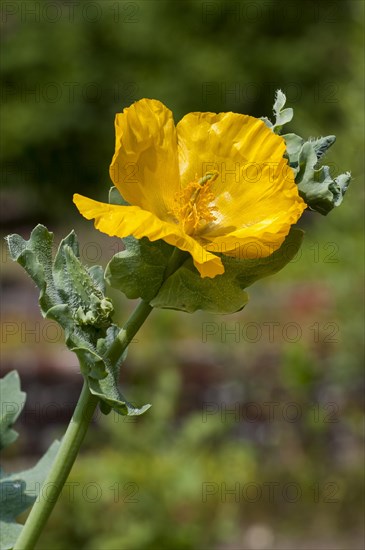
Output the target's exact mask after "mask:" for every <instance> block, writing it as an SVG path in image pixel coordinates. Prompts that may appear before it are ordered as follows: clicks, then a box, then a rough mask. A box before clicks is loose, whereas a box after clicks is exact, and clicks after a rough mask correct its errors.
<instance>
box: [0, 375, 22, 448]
mask: <svg viewBox="0 0 365 550" xmlns="http://www.w3.org/2000/svg"><path fill="white" fill-rule="evenodd" d="M0 400H1V413H0V449H4V448H5V447H8V445H10V444H11V443H13V442H14V441H15V440H16V439H17V437H18V433H17V432H16V431H15V430H13V429H12V426H13V424H14V423H15V422H16V420H17V419H18V417H19V415H20V413H21V411H22V409H23V407H24V403H25V393H24V392H23V391H21V389H20V380H19V375H18V373H17V371H15V370H13V371H11V372H9V373H8V374H7V375H6V376H5V377H4V378H2V379H1V380H0Z"/></svg>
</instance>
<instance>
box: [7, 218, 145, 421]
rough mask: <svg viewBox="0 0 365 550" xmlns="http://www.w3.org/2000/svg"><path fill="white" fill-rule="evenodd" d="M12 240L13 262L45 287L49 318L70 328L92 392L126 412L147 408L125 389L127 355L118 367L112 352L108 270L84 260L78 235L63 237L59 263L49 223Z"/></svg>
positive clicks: (68, 332) (42, 294)
mask: <svg viewBox="0 0 365 550" xmlns="http://www.w3.org/2000/svg"><path fill="white" fill-rule="evenodd" d="M7 242H8V246H9V250H10V254H11V257H12V258H13V260H15V261H17V262H19V263H20V264H21V265H22V266H23V267H24V269H25V270H26V271H27V273H28V274H29V275H30V276H31V277H32V279H33V280H34V282H35V283H36V284H37V286H38V288H39V289H40V299H39V304H40V307H41V311H42V314H43V316H44V317H47V318H49V319H53V320H54V321H56V322H57V323H59V324H60V325H61V327H62V328H63V329H64V332H65V341H66V345H67V347H68V348H69V349H70V350H71V351H73V352H74V353H75V354H76V355H77V357H78V359H79V362H80V368H81V372H82V374H83V376H84V377H85V379H86V380H87V382H88V385H89V389H90V391H91V392H92V393H94V394H95V395H98V397H100V399H104V400H105V403H106V405H107V406H108V407H109V406H110V404H111V403H112V406H113V408H115V410H117V411H118V412H120V413H121V414H133V415H134V414H141V412H144V410H146V408H142V409H138V408H135V407H133V406H132V405H131V404H130V403H129V402H128V401H126V399H125V398H124V396H123V395H122V394H121V393H120V392H119V389H118V385H117V381H118V377H119V367H120V364H121V362H122V361H123V359H124V357H125V354H123V355H122V356H121V357H120V358H119V359H118V360H117V365H112V364H111V362H110V360H109V359H108V354H107V351H108V346H109V347H110V345H111V344H112V337H113V338H116V335H117V334H118V333H119V331H120V329H119V327H117V326H116V325H115V324H113V322H112V314H113V306H112V303H111V301H110V300H109V298H107V297H106V296H105V281H104V277H103V269H102V268H101V267H100V266H93V267H92V268H89V269H87V268H86V267H85V266H84V265H83V264H82V263H81V262H80V259H79V246H78V242H77V238H76V235H75V233H74V232H73V231H72V232H71V233H70V234H69V235H68V236H67V237H66V238H65V239H63V240H62V241H61V243H60V245H59V247H58V251H57V253H56V255H55V258H54V261H52V246H53V234H52V233H50V232H49V231H48V230H47V229H46V228H45V227H44V226H41V225H38V226H37V227H36V228H35V229H34V230H33V231H32V233H31V236H30V239H29V240H28V241H25V240H24V239H22V238H21V237H20V236H19V235H9V236H8V237H7ZM102 380H103V382H101V381H102Z"/></svg>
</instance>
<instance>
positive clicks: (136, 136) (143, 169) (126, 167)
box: [110, 99, 180, 220]
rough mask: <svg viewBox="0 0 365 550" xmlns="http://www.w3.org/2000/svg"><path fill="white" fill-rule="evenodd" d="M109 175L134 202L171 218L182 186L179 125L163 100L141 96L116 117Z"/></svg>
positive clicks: (128, 199) (122, 193)
mask: <svg viewBox="0 0 365 550" xmlns="http://www.w3.org/2000/svg"><path fill="white" fill-rule="evenodd" d="M115 132H116V137H115V153H114V156H113V159H112V163H111V165H110V177H111V179H112V181H113V183H114V185H115V186H116V187H117V188H118V190H119V191H120V193H121V195H122V196H123V197H124V198H125V199H126V201H127V202H129V203H130V204H132V205H135V206H139V207H141V208H142V209H144V210H148V211H150V212H153V213H154V214H156V216H158V217H159V218H161V219H164V220H168V219H169V218H170V214H169V213H170V211H171V209H172V207H173V204H174V196H175V194H176V193H177V192H178V191H179V189H180V178H179V167H178V157H177V137H176V128H175V124H174V120H173V115H172V112H171V111H170V110H169V109H167V107H165V105H163V104H162V103H161V102H160V101H157V100H154V99H141V100H140V101H137V102H136V103H133V105H131V107H128V108H127V109H124V111H123V113H119V114H117V115H116V118H115Z"/></svg>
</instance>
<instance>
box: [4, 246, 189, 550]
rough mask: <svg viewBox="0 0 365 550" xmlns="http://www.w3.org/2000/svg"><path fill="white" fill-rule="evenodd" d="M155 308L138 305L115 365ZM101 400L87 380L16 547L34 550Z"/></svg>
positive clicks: (175, 258)
mask: <svg viewBox="0 0 365 550" xmlns="http://www.w3.org/2000/svg"><path fill="white" fill-rule="evenodd" d="M186 257H187V254H186V253H185V252H183V251H181V250H179V249H177V248H176V249H175V250H174V252H173V253H172V255H171V258H170V261H169V263H168V265H167V267H166V271H165V276H164V281H165V280H166V279H167V278H168V277H170V275H171V274H172V273H174V272H175V271H176V270H177V269H178V268H179V267H180V266H181V264H182V263H183V262H184V261H185V259H186ZM152 309H153V307H152V306H150V304H149V303H147V302H145V301H144V300H142V301H141V302H140V303H139V304H138V306H137V307H136V309H135V310H134V312H133V313H132V315H131V316H130V317H129V319H128V320H127V322H126V324H125V325H124V327H123V328H122V329H121V330H120V332H119V334H118V336H117V338H116V339H115V341H114V342H113V344H112V345H111V346H110V348H109V350H108V353H107V357H106V359H109V361H110V362H111V363H112V364H113V365H117V364H118V362H119V361H120V360H121V357H122V355H123V353H124V351H125V350H126V349H127V347H128V345H129V343H130V342H131V340H132V339H133V337H134V336H135V334H136V333H137V332H138V330H139V329H140V327H141V326H142V325H143V323H144V322H145V320H146V319H147V317H148V315H149V314H150V313H151V311H152ZM98 402H99V398H98V397H96V396H95V395H93V394H92V393H91V392H90V390H89V388H88V385H87V382H85V383H84V386H83V388H82V392H81V395H80V398H79V400H78V403H77V405H76V408H75V411H74V414H73V416H72V418H71V421H70V424H69V425H68V428H67V430H66V433H65V435H64V437H63V439H62V443H61V446H60V448H59V451H58V453H57V456H56V458H55V461H54V463H53V464H52V468H51V471H50V472H49V474H48V477H47V478H46V480H45V482H44V485H43V486H42V488H44V487H46V488H47V495H46V497H45V498H39V500H37V501H36V502H35V503H34V505H33V508H32V510H31V512H30V514H29V516H28V518H27V521H26V523H25V525H24V527H23V529H22V532H21V533H20V536H19V538H18V540H17V541H16V543H15V545H14V548H13V550H33V548H34V545H35V544H36V542H37V540H38V538H39V536H40V534H41V533H42V530H43V528H44V526H45V524H46V522H47V520H48V518H49V516H50V514H51V512H52V510H53V508H54V506H55V504H56V502H57V499H58V497H59V495H60V493H61V491H62V488H63V486H64V484H65V483H66V480H67V478H68V475H69V473H70V471H71V468H72V466H73V463H74V462H75V460H76V457H77V454H78V452H79V449H80V446H81V443H82V441H83V439H84V437H85V434H86V432H87V430H88V427H89V424H90V421H91V419H92V417H93V414H94V411H95V408H96V405H97V404H98Z"/></svg>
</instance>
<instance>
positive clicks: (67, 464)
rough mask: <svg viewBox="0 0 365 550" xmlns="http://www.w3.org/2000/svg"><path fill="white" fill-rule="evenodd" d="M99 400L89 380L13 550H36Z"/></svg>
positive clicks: (85, 384)
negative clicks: (91, 388)
mask: <svg viewBox="0 0 365 550" xmlns="http://www.w3.org/2000/svg"><path fill="white" fill-rule="evenodd" d="M98 401H99V399H98V398H97V397H96V396H95V395H92V394H91V393H90V391H89V388H88V385H87V383H86V382H85V383H84V386H83V388H82V392H81V395H80V398H79V401H78V403H77V405H76V408H75V411H74V414H73V416H72V418H71V421H70V424H69V425H68V428H67V431H66V433H65V435H64V437H63V439H62V443H61V446H60V449H59V451H58V453H57V456H56V458H55V461H54V463H53V465H52V469H51V471H50V472H49V474H48V477H47V479H46V481H45V482H44V484H43V485H42V489H41V492H40V495H39V497H38V499H37V501H36V502H35V504H34V505H33V508H32V510H31V512H30V514H29V516H28V519H27V521H26V523H25V525H24V527H23V529H22V532H21V533H20V536H19V538H18V540H17V541H16V543H15V545H14V549H13V550H32V549H33V548H34V545H35V543H36V542H37V540H38V538H39V536H40V534H41V532H42V530H43V527H44V525H45V524H46V522H47V520H48V518H49V515H50V514H51V512H52V510H53V507H54V505H55V504H56V501H57V499H58V497H59V495H60V492H61V491H62V488H63V486H64V484H65V482H66V480H67V478H68V475H69V473H70V471H71V468H72V465H73V463H74V462H75V459H76V456H77V454H78V452H79V449H80V446H81V443H82V441H83V439H84V437H85V434H86V432H87V429H88V427H89V423H90V421H91V419H92V417H93V414H94V411H95V407H96V405H97V404H98Z"/></svg>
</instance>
